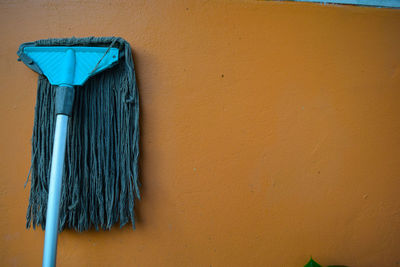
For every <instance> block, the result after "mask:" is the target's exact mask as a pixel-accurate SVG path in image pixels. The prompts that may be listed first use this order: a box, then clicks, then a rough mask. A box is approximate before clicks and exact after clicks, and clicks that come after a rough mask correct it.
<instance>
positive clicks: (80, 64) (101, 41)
mask: <svg viewBox="0 0 400 267" xmlns="http://www.w3.org/2000/svg"><path fill="white" fill-rule="evenodd" d="M17 54H18V56H19V60H20V61H22V62H23V63H25V64H26V65H27V66H28V67H29V68H31V69H32V70H34V71H35V72H37V73H38V74H39V79H38V90H37V102H36V107H35V121H34V129H33V134H32V163H31V170H30V178H31V190H30V197H29V205H28V211H27V217H26V218H27V224H26V225H27V227H28V228H29V227H30V226H31V225H32V226H33V228H35V227H36V226H38V225H41V226H42V228H43V229H44V227H45V223H46V207H47V198H48V186H49V177H50V168H49V166H50V163H51V156H52V153H51V152H52V147H53V138H54V128H55V115H56V114H59V113H62V114H64V113H66V112H67V111H65V109H63V110H62V111H61V112H60V108H58V107H57V106H58V104H57V103H58V102H63V101H65V102H68V101H66V100H65V99H70V96H68V94H71V91H70V89H72V95H75V100H72V102H71V101H69V102H68V103H64V102H63V104H62V105H63V106H64V108H65V106H66V105H67V106H68V105H69V107H68V108H67V109H68V112H69V113H70V114H69V115H72V117H71V120H70V121H69V126H68V133H67V142H66V154H65V164H64V170H63V179H62V180H63V182H62V192H61V204H60V217H59V230H60V231H61V230H63V229H64V228H72V229H75V230H77V231H84V230H88V229H90V228H95V229H100V228H101V229H110V228H111V227H112V225H114V224H115V223H119V224H120V226H121V227H122V226H123V225H125V224H127V223H128V222H131V223H132V226H133V227H135V224H134V222H135V213H134V207H135V202H136V201H135V199H139V198H140V194H139V186H140V183H139V179H138V162H139V94H138V89H137V84H136V77H135V71H134V65H133V59H132V52H131V47H130V45H129V43H128V42H126V41H125V40H124V39H122V38H119V37H86V38H75V37H73V38H61V39H44V40H38V41H35V42H29V43H24V44H22V45H21V46H20V48H19V50H18V52H17ZM60 88H61V89H60ZM74 88H75V89H74ZM60 95H61V96H60ZM63 95H66V96H63ZM60 98H62V99H63V100H60ZM73 98H74V96H72V99H73ZM28 178H29V177H28Z"/></svg>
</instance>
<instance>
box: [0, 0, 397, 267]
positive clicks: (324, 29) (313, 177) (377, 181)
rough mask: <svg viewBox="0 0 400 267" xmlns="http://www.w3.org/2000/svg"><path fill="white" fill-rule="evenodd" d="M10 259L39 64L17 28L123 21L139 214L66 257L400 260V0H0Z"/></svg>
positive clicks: (65, 239)
mask: <svg viewBox="0 0 400 267" xmlns="http://www.w3.org/2000/svg"><path fill="white" fill-rule="evenodd" d="M0 14H1V15H0V22H1V27H0V36H1V37H0V38H1V41H2V42H1V44H2V45H1V49H0V80H1V83H0V88H1V90H0V123H1V124H0V125H1V126H2V127H1V131H0V145H1V146H0V151H1V152H0V157H1V159H0V265H1V266H39V265H40V263H41V256H42V255H41V254H42V244H43V237H44V233H43V232H42V231H41V230H36V231H33V230H25V228H24V227H25V210H26V206H27V199H28V193H29V190H28V189H25V190H24V188H23V185H24V182H25V177H26V175H27V172H28V169H29V164H30V145H29V140H30V135H31V128H32V124H33V122H32V121H33V108H34V105H35V87H36V79H37V75H36V74H35V73H33V72H32V71H30V70H29V69H28V68H27V67H25V66H24V65H23V64H22V63H18V62H17V61H16V59H17V57H16V54H15V53H16V50H17V48H18V46H19V44H20V43H22V42H26V41H31V40H36V39H41V38H47V37H68V36H72V35H75V36H88V35H96V36H108V35H117V36H122V37H124V38H126V39H127V40H128V41H129V42H130V43H131V44H132V46H133V48H134V55H135V63H136V68H137V75H138V79H139V86H140V94H141V103H142V104H141V107H142V119H141V123H142V134H143V137H142V161H141V167H142V181H143V188H142V190H143V200H142V202H141V203H140V204H139V208H138V210H137V213H138V216H139V221H138V223H137V229H136V231H132V230H131V228H130V227H125V228H123V229H119V228H116V229H113V230H112V231H110V232H95V231H91V232H86V233H75V232H71V231H67V232H64V233H62V234H61V236H60V238H59V254H58V266H207V267H208V266H213V267H215V266H303V265H304V264H305V262H306V261H307V260H308V258H309V256H310V255H313V256H314V257H315V258H316V260H317V261H319V262H320V263H321V264H324V265H328V264H346V265H349V266H360V267H361V266H363V267H366V266H370V267H376V266H380V267H385V266H388V267H389V266H399V265H400V155H399V154H400V117H399V115H400V90H399V89H400V11H399V10H394V9H391V10H390V9H377V8H365V7H352V6H323V5H318V4H307V3H287V2H264V1H198V0H188V1H161V0H158V1H156V0H153V1H130V2H124V1H106V0H99V1H71V2H67V1H55V2H53V1H2V2H0Z"/></svg>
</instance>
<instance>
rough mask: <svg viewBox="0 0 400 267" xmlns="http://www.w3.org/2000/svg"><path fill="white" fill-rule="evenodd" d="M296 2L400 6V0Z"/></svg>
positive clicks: (298, 0) (320, 0) (303, 0)
mask: <svg viewBox="0 0 400 267" xmlns="http://www.w3.org/2000/svg"><path fill="white" fill-rule="evenodd" d="M294 1H296V2H316V3H321V4H347V5H361V6H373V7H392V8H400V0H294Z"/></svg>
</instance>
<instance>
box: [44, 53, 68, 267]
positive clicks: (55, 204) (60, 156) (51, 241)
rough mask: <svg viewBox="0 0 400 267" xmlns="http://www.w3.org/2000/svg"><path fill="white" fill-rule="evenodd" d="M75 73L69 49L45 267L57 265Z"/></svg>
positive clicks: (59, 102) (59, 90)
mask: <svg viewBox="0 0 400 267" xmlns="http://www.w3.org/2000/svg"><path fill="white" fill-rule="evenodd" d="M74 73H75V52H74V51H73V50H72V49H68V50H67V52H66V54H65V61H64V63H63V65H62V68H61V70H60V72H59V73H58V75H59V76H60V77H61V80H62V81H64V83H63V84H60V85H59V86H57V87H56V98H55V113H56V115H57V118H56V129H55V132H54V144H53V155H52V158H51V171H50V186H49V198H48V200H47V215H46V232H45V235H44V249H43V267H54V266H56V256H57V237H58V236H57V235H58V221H59V219H58V217H59V213H60V198H61V186H62V177H63V170H64V158H65V143H66V139H67V130H68V119H69V117H70V116H72V108H73V104H74V97H75V89H74V87H73V86H72V82H73V80H74Z"/></svg>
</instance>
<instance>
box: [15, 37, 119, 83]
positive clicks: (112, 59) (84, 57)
mask: <svg viewBox="0 0 400 267" xmlns="http://www.w3.org/2000/svg"><path fill="white" fill-rule="evenodd" d="M19 51H20V53H19V55H20V59H21V60H22V61H23V62H24V63H25V64H26V65H27V66H28V67H30V68H31V69H33V70H34V71H36V72H38V73H39V74H43V75H45V76H46V77H47V79H48V80H49V82H50V83H51V84H52V85H70V86H74V85H83V84H84V83H85V82H86V80H87V79H88V78H89V77H90V76H93V75H95V74H97V73H99V72H101V71H102V70H104V69H107V68H111V67H112V66H113V65H115V64H116V63H117V61H118V48H112V47H108V48H107V47H80V46H75V47H74V46H35V45H33V44H30V43H29V44H23V45H21V47H20V49H19Z"/></svg>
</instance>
